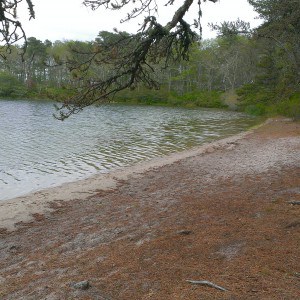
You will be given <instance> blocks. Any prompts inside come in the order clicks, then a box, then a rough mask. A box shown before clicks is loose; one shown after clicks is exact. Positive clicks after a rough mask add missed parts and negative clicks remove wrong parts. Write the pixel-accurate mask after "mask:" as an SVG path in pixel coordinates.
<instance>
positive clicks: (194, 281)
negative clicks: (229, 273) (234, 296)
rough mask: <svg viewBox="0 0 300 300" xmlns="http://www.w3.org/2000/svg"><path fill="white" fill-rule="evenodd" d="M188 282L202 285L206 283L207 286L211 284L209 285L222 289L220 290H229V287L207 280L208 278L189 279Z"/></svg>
mask: <svg viewBox="0 0 300 300" xmlns="http://www.w3.org/2000/svg"><path fill="white" fill-rule="evenodd" d="M187 282H189V283H191V284H200V285H206V286H209V287H212V288H215V289H217V290H220V291H223V292H224V291H227V289H225V288H223V287H221V286H219V285H216V284H214V283H212V282H210V281H207V280H187Z"/></svg>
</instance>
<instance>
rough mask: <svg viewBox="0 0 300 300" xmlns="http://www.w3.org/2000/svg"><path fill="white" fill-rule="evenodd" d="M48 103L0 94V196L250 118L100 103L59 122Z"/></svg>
mask: <svg viewBox="0 0 300 300" xmlns="http://www.w3.org/2000/svg"><path fill="white" fill-rule="evenodd" d="M53 112H54V108H53V103H51V102H44V101H27V100H20V101H5V100H1V101H0V200H3V199H9V198H13V197H16V196H20V195H23V194H26V193H29V192H31V191H36V190H39V189H43V188H47V187H51V186H55V185H59V184H62V183H64V182H70V181H75V180H78V179H83V178H86V177H88V176H90V175H93V174H96V173H98V172H108V171H110V170H113V169H115V168H118V167H123V166H130V165H132V164H134V163H137V162H140V161H144V160H149V159H151V158H153V157H157V156H162V155H167V154H170V153H173V152H178V151H182V150H185V149H189V148H191V147H194V146H197V145H201V144H203V143H205V142H208V141H213V140H216V139H220V138H223V137H226V136H229V135H233V134H236V133H238V132H241V131H243V130H246V129H247V128H249V127H250V126H253V125H255V124H257V123H258V120H257V119H256V118H253V117H250V116H247V115H245V114H241V113H236V112H227V111H220V110H209V109H185V108H170V107H150V106H126V105H106V106H101V107H90V108H87V109H86V110H84V111H83V112H82V113H80V114H78V115H76V116H73V117H71V118H69V119H68V120H66V121H64V122H61V121H57V120H55V119H54V118H53V117H52V114H53Z"/></svg>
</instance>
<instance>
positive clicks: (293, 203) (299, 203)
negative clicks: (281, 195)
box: [288, 201, 300, 205]
mask: <svg viewBox="0 0 300 300" xmlns="http://www.w3.org/2000/svg"><path fill="white" fill-rule="evenodd" d="M288 203H289V204H292V205H300V201H289V202H288Z"/></svg>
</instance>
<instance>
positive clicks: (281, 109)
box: [269, 93, 300, 120]
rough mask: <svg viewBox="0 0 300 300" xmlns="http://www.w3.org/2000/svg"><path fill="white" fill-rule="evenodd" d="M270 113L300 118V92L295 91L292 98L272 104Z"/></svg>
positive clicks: (295, 118)
mask: <svg viewBox="0 0 300 300" xmlns="http://www.w3.org/2000/svg"><path fill="white" fill-rule="evenodd" d="M269 113H271V114H276V115H282V116H287V117H289V118H292V119H294V120H300V93H295V94H294V95H293V96H291V97H290V98H288V99H286V100H283V101H281V102H279V103H278V104H276V105H273V106H271V107H270V108H269Z"/></svg>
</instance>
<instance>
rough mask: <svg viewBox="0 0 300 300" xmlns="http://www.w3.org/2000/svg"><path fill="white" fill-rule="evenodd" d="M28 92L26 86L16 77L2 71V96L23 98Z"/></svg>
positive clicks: (0, 82) (0, 79)
mask: <svg viewBox="0 0 300 300" xmlns="http://www.w3.org/2000/svg"><path fill="white" fill-rule="evenodd" d="M26 94H27V89H26V87H25V86H24V85H23V84H22V83H21V82H20V81H19V80H18V79H17V78H16V77H14V76H13V75H11V74H9V73H7V72H0V97H1V98H22V97H24V96H26Z"/></svg>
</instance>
